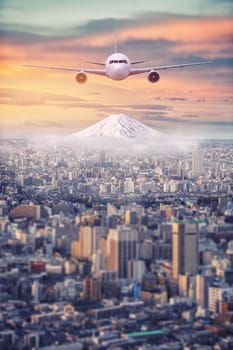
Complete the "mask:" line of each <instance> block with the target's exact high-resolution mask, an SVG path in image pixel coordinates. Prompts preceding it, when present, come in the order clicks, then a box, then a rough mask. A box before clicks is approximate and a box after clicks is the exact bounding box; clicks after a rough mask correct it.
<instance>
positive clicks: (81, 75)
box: [75, 72, 87, 84]
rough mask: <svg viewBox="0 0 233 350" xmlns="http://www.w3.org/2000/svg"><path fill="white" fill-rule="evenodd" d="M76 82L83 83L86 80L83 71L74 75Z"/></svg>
mask: <svg viewBox="0 0 233 350" xmlns="http://www.w3.org/2000/svg"><path fill="white" fill-rule="evenodd" d="M75 79H76V81H77V83H79V84H83V83H85V82H86V81H87V76H86V74H85V73H84V72H79V73H78V74H77V75H76V77H75Z"/></svg>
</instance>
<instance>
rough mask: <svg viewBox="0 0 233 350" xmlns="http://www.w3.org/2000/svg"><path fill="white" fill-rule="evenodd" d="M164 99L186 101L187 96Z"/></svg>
mask: <svg viewBox="0 0 233 350" xmlns="http://www.w3.org/2000/svg"><path fill="white" fill-rule="evenodd" d="M164 99H165V100H168V101H181V102H183V101H188V98H185V97H165V98H164Z"/></svg>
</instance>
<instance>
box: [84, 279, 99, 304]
mask: <svg viewBox="0 0 233 350" xmlns="http://www.w3.org/2000/svg"><path fill="white" fill-rule="evenodd" d="M83 293H84V297H85V298H87V299H89V300H91V301H99V300H101V279H100V278H86V279H85V280H84V281H83Z"/></svg>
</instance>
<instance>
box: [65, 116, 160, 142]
mask: <svg viewBox="0 0 233 350" xmlns="http://www.w3.org/2000/svg"><path fill="white" fill-rule="evenodd" d="M149 134H151V136H152V134H153V136H156V135H157V136H159V135H162V134H160V133H159V132H156V131H155V130H153V129H151V128H149V127H148V126H146V125H144V124H142V123H140V122H138V121H137V120H135V119H133V118H130V117H128V116H127V115H125V114H113V115H110V116H109V117H107V118H105V119H103V120H101V121H99V122H98V123H96V124H94V125H92V126H90V127H88V128H86V129H84V130H82V131H79V132H77V133H75V134H72V135H71V137H72V138H74V137H75V138H76V137H77V138H86V137H111V138H137V137H143V136H146V135H149Z"/></svg>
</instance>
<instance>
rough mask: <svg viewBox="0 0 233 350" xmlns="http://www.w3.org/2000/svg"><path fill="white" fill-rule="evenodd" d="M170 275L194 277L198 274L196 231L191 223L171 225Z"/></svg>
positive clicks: (195, 226)
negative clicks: (189, 275) (190, 275)
mask: <svg viewBox="0 0 233 350" xmlns="http://www.w3.org/2000/svg"><path fill="white" fill-rule="evenodd" d="M172 263H173V269H172V274H173V277H174V278H177V279H178V277H179V275H181V274H186V273H189V274H192V275H196V274H197V272H198V264H199V262H198V230H197V224H196V223H192V222H174V223H172Z"/></svg>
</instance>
